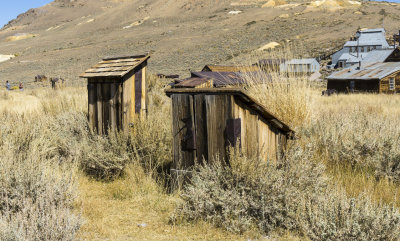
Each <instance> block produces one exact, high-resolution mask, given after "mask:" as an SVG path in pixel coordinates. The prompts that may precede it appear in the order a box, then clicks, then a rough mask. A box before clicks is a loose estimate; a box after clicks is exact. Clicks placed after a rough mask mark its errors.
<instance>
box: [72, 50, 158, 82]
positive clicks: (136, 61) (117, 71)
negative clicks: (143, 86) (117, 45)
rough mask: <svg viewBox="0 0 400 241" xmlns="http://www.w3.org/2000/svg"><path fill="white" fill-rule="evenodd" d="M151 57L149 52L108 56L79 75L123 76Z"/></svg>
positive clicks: (83, 76) (86, 76)
mask: <svg viewBox="0 0 400 241" xmlns="http://www.w3.org/2000/svg"><path fill="white" fill-rule="evenodd" d="M149 58H150V55H147V54H143V55H128V56H120V57H106V58H104V59H103V60H102V61H101V62H100V63H98V64H96V65H95V66H93V67H92V68H90V69H88V70H86V71H85V73H83V74H81V75H80V76H79V77H81V78H92V77H123V76H125V75H126V74H128V73H129V72H131V71H132V70H134V69H135V68H136V67H137V66H139V65H140V64H142V63H143V62H144V61H146V60H147V59H149Z"/></svg>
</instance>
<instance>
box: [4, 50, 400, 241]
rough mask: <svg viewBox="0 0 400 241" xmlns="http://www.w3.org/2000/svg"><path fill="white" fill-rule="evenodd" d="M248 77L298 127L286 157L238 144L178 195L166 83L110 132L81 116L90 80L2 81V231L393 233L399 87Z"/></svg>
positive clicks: (359, 236) (9, 235)
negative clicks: (78, 84) (383, 91)
mask: <svg viewBox="0 0 400 241" xmlns="http://www.w3.org/2000/svg"><path fill="white" fill-rule="evenodd" d="M261 58H262V57H261ZM242 64H246V63H242ZM247 78H249V79H250V80H253V81H252V82H253V84H252V85H249V86H247V87H246V88H247V89H248V91H249V92H250V94H251V95H252V96H253V97H255V98H256V99H258V100H259V101H260V102H261V103H262V104H263V105H265V106H266V107H267V109H268V110H269V111H271V112H272V113H274V114H275V115H277V116H278V117H279V118H280V119H282V120H283V121H284V122H286V123H288V124H289V125H290V126H291V127H292V128H294V129H295V130H296V132H297V139H296V140H295V141H294V142H292V143H291V147H292V148H291V149H290V152H289V153H288V155H287V158H286V159H284V160H280V162H278V165H273V164H272V163H269V164H266V163H262V162H260V161H259V160H255V159H246V158H245V157H244V155H242V154H241V153H240V152H239V153H236V154H234V156H233V157H232V158H231V159H232V163H231V167H229V168H228V167H223V166H202V167H198V170H199V171H198V172H196V173H194V179H193V181H192V184H191V185H190V186H188V188H187V189H186V190H184V191H182V193H179V192H178V193H172V194H169V193H168V192H167V190H166V189H165V187H164V184H165V181H166V180H167V178H168V172H167V171H168V169H169V167H168V165H169V164H170V163H171V161H172V154H171V153H172V136H171V133H172V132H171V126H172V123H171V120H172V118H171V114H170V113H171V112H170V108H171V106H170V104H171V103H170V100H169V98H167V97H166V96H165V95H164V92H163V90H164V88H165V86H166V84H167V83H165V82H162V81H160V80H158V79H156V78H150V79H149V80H148V83H149V94H150V96H149V102H150V105H149V110H148V112H149V114H148V117H147V118H145V119H143V120H137V123H136V125H135V126H134V128H133V130H132V131H131V132H130V133H129V134H124V133H113V134H112V135H110V136H108V137H104V136H98V135H96V134H95V133H92V132H91V131H90V130H89V129H88V124H87V92H86V90H85V88H66V89H64V90H59V91H52V90H43V89H35V90H28V91H25V92H0V151H1V152H2V153H5V155H2V156H0V165H1V170H0V187H1V190H2V191H0V193H1V195H2V197H4V198H2V200H5V201H4V202H2V203H1V205H0V212H2V216H1V218H0V230H5V231H3V232H1V231H0V238H1V239H6V240H7V239H8V240H16V239H28V240H29V239H33V240H58V239H67V240H72V239H77V238H78V239H79V238H81V239H111V240H124V239H134V238H135V237H137V238H138V239H173V238H176V239H202V238H204V237H205V238H206V239H213V238H214V239H223V238H224V237H229V238H230V239H246V238H260V237H262V236H263V235H266V234H268V235H270V236H274V237H276V236H281V237H284V238H282V239H283V240H285V239H287V238H293V235H294V236H296V237H298V239H300V240H304V239H312V240H338V239H341V240H346V239H349V238H351V239H354V240H368V239H369V240H373V239H376V238H377V237H381V238H382V239H389V240H390V239H393V240H395V239H396V237H397V236H396V235H398V232H399V231H398V227H399V225H398V217H399V215H398V207H400V203H399V201H397V199H396V197H395V195H394V194H396V193H400V188H399V185H398V175H399V174H398V169H397V166H398V164H397V163H398V159H399V158H398V155H397V153H398V137H399V131H398V130H399V128H398V127H397V126H396V122H397V120H398V117H397V116H398V113H399V111H400V108H398V106H399V105H398V103H399V102H400V99H399V97H397V96H396V95H372V94H359V95H338V96H333V97H321V96H320V91H319V90H316V89H315V88H314V87H313V86H314V84H313V83H310V82H309V81H308V78H307V76H305V75H286V74H284V73H276V74H272V75H267V74H265V73H259V74H248V76H247ZM265 173H268V175H265ZM393 204H394V205H395V208H393V207H392V205H393ZM175 209H177V210H178V211H176V212H174V210H175ZM149 210H150V211H149ZM172 213H175V217H174V218H173V220H174V221H175V222H173V225H171V224H169V221H170V218H169V217H170V216H171V214H172ZM28 217H33V218H28ZM83 220H86V222H84V221H83ZM143 223H144V224H146V225H147V226H145V227H143V226H141V224H143ZM213 226H217V227H221V228H222V229H220V228H215V227H213ZM79 228H80V229H79ZM49 230H52V232H51V233H49V232H50V231H49ZM54 230H56V231H54ZM226 230H228V231H226ZM204 233H207V234H206V236H203V234H204ZM237 233H239V234H237ZM378 234H379V235H380V236H379V235H378ZM29 237H32V238H29ZM296 237H295V238H293V239H296Z"/></svg>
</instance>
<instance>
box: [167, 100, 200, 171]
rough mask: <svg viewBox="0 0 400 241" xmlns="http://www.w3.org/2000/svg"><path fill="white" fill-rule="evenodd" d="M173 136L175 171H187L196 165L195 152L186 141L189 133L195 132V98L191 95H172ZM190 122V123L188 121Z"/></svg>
mask: <svg viewBox="0 0 400 241" xmlns="http://www.w3.org/2000/svg"><path fill="white" fill-rule="evenodd" d="M171 98H172V119H173V122H172V123H173V127H172V135H173V138H174V139H173V146H174V165H173V166H174V169H176V170H187V169H188V168H190V167H192V166H193V165H194V160H195V155H196V152H195V150H189V149H188V148H187V146H186V144H187V143H185V141H186V140H187V138H188V134H189V133H188V131H190V129H191V130H192V131H193V130H194V126H193V125H192V126H188V124H189V123H192V124H193V123H194V119H193V97H192V96H191V95H184V94H176V95H172V96H171ZM188 120H190V121H188Z"/></svg>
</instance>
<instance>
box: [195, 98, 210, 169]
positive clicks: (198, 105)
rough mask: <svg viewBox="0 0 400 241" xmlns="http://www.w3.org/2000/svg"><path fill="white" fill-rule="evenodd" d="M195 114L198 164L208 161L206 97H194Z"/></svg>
mask: <svg viewBox="0 0 400 241" xmlns="http://www.w3.org/2000/svg"><path fill="white" fill-rule="evenodd" d="M194 114H195V118H194V123H195V137H196V160H197V161H198V162H202V161H203V160H208V139H207V111H206V104H205V95H195V96H194Z"/></svg>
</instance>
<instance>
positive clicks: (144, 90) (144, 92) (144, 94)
mask: <svg viewBox="0 0 400 241" xmlns="http://www.w3.org/2000/svg"><path fill="white" fill-rule="evenodd" d="M141 102H142V104H141V107H142V110H141V112H140V113H141V116H142V117H143V116H145V115H146V113H147V81H146V66H144V67H143V68H142V100H141Z"/></svg>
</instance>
